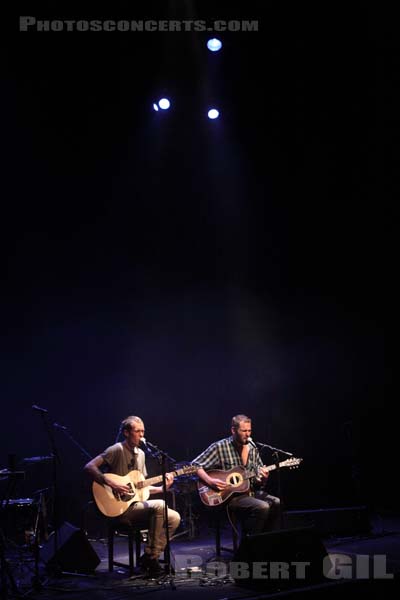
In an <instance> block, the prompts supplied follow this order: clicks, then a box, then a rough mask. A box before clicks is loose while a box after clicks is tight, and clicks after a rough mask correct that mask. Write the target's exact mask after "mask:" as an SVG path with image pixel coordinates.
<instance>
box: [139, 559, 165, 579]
mask: <svg viewBox="0 0 400 600" xmlns="http://www.w3.org/2000/svg"><path fill="white" fill-rule="evenodd" d="M138 563H139V566H140V568H141V569H142V570H143V571H144V572H145V573H146V574H147V575H148V576H149V577H151V578H156V577H160V576H161V575H164V574H165V571H164V569H163V568H162V566H161V565H160V563H159V562H158V558H152V557H151V556H150V555H149V554H146V553H145V554H142V556H141V557H140V558H139V561H138Z"/></svg>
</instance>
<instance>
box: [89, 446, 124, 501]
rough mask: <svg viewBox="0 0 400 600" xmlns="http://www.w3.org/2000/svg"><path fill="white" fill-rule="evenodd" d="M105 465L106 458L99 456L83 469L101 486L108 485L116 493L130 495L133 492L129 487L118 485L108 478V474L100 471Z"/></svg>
mask: <svg viewBox="0 0 400 600" xmlns="http://www.w3.org/2000/svg"><path fill="white" fill-rule="evenodd" d="M104 464H105V461H104V458H103V457H102V456H101V454H99V455H98V456H95V458H92V460H90V461H89V462H88V463H87V464H86V465H85V466H84V467H83V469H84V471H85V473H88V474H89V475H90V477H91V478H92V479H93V480H94V481H96V482H97V483H100V485H104V484H106V485H108V486H110V487H111V488H112V489H114V490H115V491H116V492H119V493H121V494H127V493H129V492H130V491H131V490H130V488H129V487H128V486H127V485H123V484H119V483H116V482H115V481H113V480H112V479H111V478H109V477H108V475H107V473H102V472H101V471H100V467H101V466H102V465H104Z"/></svg>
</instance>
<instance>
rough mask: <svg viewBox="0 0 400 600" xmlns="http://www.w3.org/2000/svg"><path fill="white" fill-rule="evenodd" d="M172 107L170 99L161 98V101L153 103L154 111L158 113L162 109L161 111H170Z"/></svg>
mask: <svg viewBox="0 0 400 600" xmlns="http://www.w3.org/2000/svg"><path fill="white" fill-rule="evenodd" d="M170 106H171V102H170V101H169V100H168V98H161V100H159V101H158V102H153V109H154V110H155V111H156V112H158V111H159V110H160V108H161V110H168V109H169V107H170Z"/></svg>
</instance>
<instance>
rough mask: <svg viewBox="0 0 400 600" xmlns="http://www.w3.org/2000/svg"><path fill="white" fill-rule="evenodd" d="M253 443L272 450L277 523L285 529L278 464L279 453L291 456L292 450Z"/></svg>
mask: <svg viewBox="0 0 400 600" xmlns="http://www.w3.org/2000/svg"><path fill="white" fill-rule="evenodd" d="M255 444H256V445H257V446H259V447H260V448H268V450H271V452H272V457H273V459H274V463H275V466H276V472H277V488H278V498H279V499H280V512H279V524H280V529H285V520H284V510H283V506H284V502H283V500H282V481H281V469H280V466H279V462H280V460H279V458H280V457H279V454H284V455H285V456H293V454H292V452H287V450H281V449H280V448H275V447H274V446H270V444H263V443H261V442H255Z"/></svg>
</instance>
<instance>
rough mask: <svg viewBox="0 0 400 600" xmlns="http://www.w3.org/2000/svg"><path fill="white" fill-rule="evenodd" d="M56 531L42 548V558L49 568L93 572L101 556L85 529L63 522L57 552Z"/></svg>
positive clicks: (59, 530)
mask: <svg viewBox="0 0 400 600" xmlns="http://www.w3.org/2000/svg"><path fill="white" fill-rule="evenodd" d="M55 546H56V539H55V533H54V531H53V533H51V534H50V536H49V539H48V540H47V542H46V543H45V544H44V546H43V547H42V549H41V550H40V558H41V560H42V561H43V562H44V563H46V565H47V567H48V568H49V569H53V568H54V569H56V570H61V571H67V572H71V573H92V572H93V571H94V570H95V569H96V567H97V565H98V564H99V563H100V558H99V557H98V555H97V553H96V552H95V550H94V548H93V547H92V545H91V544H90V542H89V540H88V539H87V537H86V535H85V533H84V531H83V530H82V529H78V527H74V526H73V525H71V523H67V522H65V523H63V524H62V525H61V527H60V529H58V530H57V552H56V549H55Z"/></svg>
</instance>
